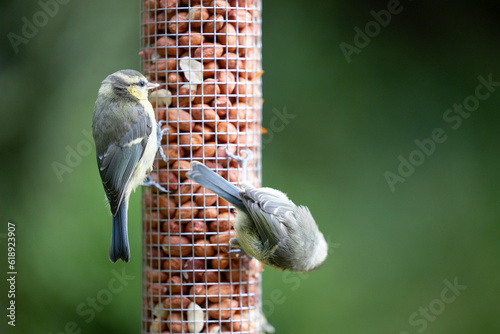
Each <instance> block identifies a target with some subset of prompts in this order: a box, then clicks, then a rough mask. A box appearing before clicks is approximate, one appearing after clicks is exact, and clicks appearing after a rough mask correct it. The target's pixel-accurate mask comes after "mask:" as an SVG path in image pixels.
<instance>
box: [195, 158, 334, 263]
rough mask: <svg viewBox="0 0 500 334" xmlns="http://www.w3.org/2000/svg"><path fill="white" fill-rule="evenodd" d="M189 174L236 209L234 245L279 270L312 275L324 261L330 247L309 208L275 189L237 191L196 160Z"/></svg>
mask: <svg viewBox="0 0 500 334" xmlns="http://www.w3.org/2000/svg"><path fill="white" fill-rule="evenodd" d="M186 175H187V177H188V178H190V179H191V180H193V181H195V182H197V183H199V184H200V185H202V186H203V187H205V188H208V189H209V190H211V191H212V192H214V193H216V194H217V195H219V196H220V197H222V198H224V199H225V200H226V201H228V202H229V203H231V204H233V205H234V206H235V207H236V209H237V211H238V213H237V216H236V220H235V222H234V230H235V232H236V237H235V238H234V239H231V240H230V243H231V246H233V247H236V248H239V249H240V250H241V251H243V252H244V253H245V254H247V255H249V256H252V257H255V258H256V259H257V260H259V261H261V262H262V263H264V264H266V265H268V266H269V267H272V268H274V269H277V270H290V271H294V272H309V271H313V270H315V269H318V268H319V267H320V266H321V265H322V264H323V262H324V261H325V259H326V256H327V253H328V245H327V242H326V240H325V237H324V236H323V234H322V233H321V232H320V231H319V229H318V226H317V225H316V222H315V221H314V218H313V217H312V215H311V213H310V212H309V209H308V208H307V207H305V206H297V205H295V204H294V203H293V202H292V201H290V200H289V199H288V197H287V196H286V195H285V194H284V193H282V192H281V191H279V190H276V189H272V188H254V187H252V186H251V185H248V184H243V185H242V188H241V189H240V188H237V187H236V186H234V185H233V184H231V183H229V182H228V181H227V180H225V179H224V178H222V177H221V176H220V175H218V174H217V173H215V172H213V171H212V170H210V169H209V168H208V167H206V166H205V165H203V164H201V163H199V162H197V161H193V162H192V163H191V171H189V172H188V173H187V174H186Z"/></svg>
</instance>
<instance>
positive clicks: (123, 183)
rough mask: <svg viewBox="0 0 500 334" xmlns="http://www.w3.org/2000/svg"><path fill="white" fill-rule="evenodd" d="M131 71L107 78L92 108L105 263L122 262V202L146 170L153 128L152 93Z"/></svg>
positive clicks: (126, 252) (125, 246)
mask: <svg viewBox="0 0 500 334" xmlns="http://www.w3.org/2000/svg"><path fill="white" fill-rule="evenodd" d="M158 86H159V85H158V84H153V83H151V82H149V81H148V80H147V79H146V78H145V77H144V76H143V75H142V74H141V73H139V72H137V71H134V70H121V71H118V72H115V73H113V74H111V75H109V76H108V77H107V78H106V79H104V81H103V82H102V84H101V88H100V89H99V93H98V95H97V101H96V102H95V108H94V116H93V119H92V133H93V136H94V141H95V145H96V151H97V167H99V174H100V175H101V180H102V184H103V186H104V191H105V192H106V197H107V198H108V201H109V206H110V209H111V214H112V215H113V231H112V235H111V246H110V247H109V259H110V260H111V262H113V263H115V262H116V261H117V260H118V259H122V260H123V261H125V262H128V261H129V259H130V248H129V243H128V232H127V209H128V200H129V196H130V193H131V192H132V190H135V188H136V187H137V186H138V185H140V184H141V183H142V182H143V181H144V179H145V178H146V176H147V175H148V174H149V173H150V172H151V170H152V164H153V160H154V157H155V154H156V151H157V148H158V147H157V146H158V145H157V132H156V131H157V126H156V120H155V116H154V111H153V107H152V106H151V103H149V101H148V90H149V89H152V88H155V87H158Z"/></svg>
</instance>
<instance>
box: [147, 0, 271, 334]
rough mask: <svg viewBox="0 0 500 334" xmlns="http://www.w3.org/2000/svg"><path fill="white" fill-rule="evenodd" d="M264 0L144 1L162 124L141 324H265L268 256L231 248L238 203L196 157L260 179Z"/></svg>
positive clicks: (236, 327) (252, 328) (154, 328)
mask: <svg viewBox="0 0 500 334" xmlns="http://www.w3.org/2000/svg"><path fill="white" fill-rule="evenodd" d="M261 23H262V20H261V2H260V0H229V1H226V0H215V1H200V0H198V1H196V0H145V1H144V2H143V4H142V26H141V28H142V30H141V32H142V33H141V52H140V54H141V57H142V69H143V73H144V74H145V75H146V76H147V77H148V79H150V80H151V81H153V82H156V83H159V84H160V87H158V88H157V89H156V90H155V91H153V92H152V93H151V94H150V101H151V103H152V105H153V107H154V109H155V113H156V118H157V120H158V121H160V122H161V128H162V130H163V136H162V145H161V148H160V154H158V156H157V158H156V160H155V163H154V170H153V172H152V174H151V177H152V179H153V180H155V181H156V182H157V183H159V185H160V186H161V187H163V188H164V190H165V191H161V190H158V189H156V188H144V189H143V208H142V212H143V215H142V217H143V294H142V302H143V315H142V333H162V332H168V333H225V332H227V333H262V332H263V331H264V329H263V325H264V324H263V323H262V320H261V319H262V296H261V272H262V265H261V264H260V263H259V262H258V261H257V260H255V259H251V258H249V257H247V256H245V255H242V254H234V253H230V252H229V250H230V249H231V247H230V244H229V240H230V239H231V238H232V237H234V230H233V223H234V218H235V209H234V207H233V206H232V205H230V204H229V203H227V202H226V201H225V200H223V199H222V198H220V197H218V196H216V195H215V194H214V193H212V192H210V191H209V190H207V189H205V188H203V187H201V186H200V185H198V184H197V183H195V182H193V181H191V180H190V179H188V178H186V173H187V172H188V171H189V170H190V165H191V163H192V162H193V161H199V162H202V163H204V164H205V165H206V166H208V167H209V168H211V169H213V170H214V171H215V172H217V173H218V174H220V175H221V176H222V177H224V178H226V179H227V180H229V181H230V182H232V183H234V184H235V185H240V183H242V182H247V183H250V184H252V185H254V186H256V187H258V186H260V185H261V135H262V127H261V121H262V84H261V77H260V75H261V73H262V70H261V55H262V52H261Z"/></svg>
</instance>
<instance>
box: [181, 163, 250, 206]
mask: <svg viewBox="0 0 500 334" xmlns="http://www.w3.org/2000/svg"><path fill="white" fill-rule="evenodd" d="M186 175H187V177H188V178H190V179H191V180H193V181H195V182H197V183H198V184H200V185H202V186H203V187H205V188H207V189H210V190H211V191H213V192H214V193H216V194H217V195H219V196H220V197H222V198H224V199H225V200H226V201H228V202H229V203H231V204H233V205H234V206H235V207H236V208H237V209H239V210H243V211H246V208H245V205H244V204H243V202H242V201H241V196H240V191H241V190H240V189H238V188H237V187H236V186H234V185H232V184H231V183H229V182H228V181H227V180H225V179H224V178H223V177H222V176H220V175H219V174H217V173H215V172H214V171H212V170H211V169H209V168H208V167H207V166H205V165H204V164H202V163H200V162H197V161H193V162H192V163H191V171H190V172H188V173H187V174H186Z"/></svg>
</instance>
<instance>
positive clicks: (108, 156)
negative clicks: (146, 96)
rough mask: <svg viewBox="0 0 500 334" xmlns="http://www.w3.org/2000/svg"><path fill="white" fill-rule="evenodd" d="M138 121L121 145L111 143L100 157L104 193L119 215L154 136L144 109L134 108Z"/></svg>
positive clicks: (98, 162) (98, 157)
mask: <svg viewBox="0 0 500 334" xmlns="http://www.w3.org/2000/svg"><path fill="white" fill-rule="evenodd" d="M134 108H135V112H136V113H137V117H136V118H135V122H134V123H132V125H131V126H130V127H129V128H128V129H125V130H124V131H123V134H122V135H121V140H120V141H119V142H115V143H110V144H109V145H108V147H107V148H106V151H105V152H104V153H102V154H99V153H98V155H97V165H98V167H99V173H100V174H101V179H102V184H103V186H104V191H105V192H106V196H107V197H108V201H109V204H110V206H111V213H112V214H113V215H115V214H116V213H117V211H118V208H119V206H120V203H121V201H122V199H123V195H124V194H125V189H127V185H128V183H129V181H130V178H131V176H132V173H133V172H134V169H135V167H136V165H137V162H138V161H139V160H140V159H141V157H142V155H143V154H144V149H145V147H146V144H147V142H148V137H149V136H150V135H151V131H152V124H151V120H150V119H149V117H147V114H146V113H145V111H144V108H143V107H142V105H137V106H135V107H134Z"/></svg>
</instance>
